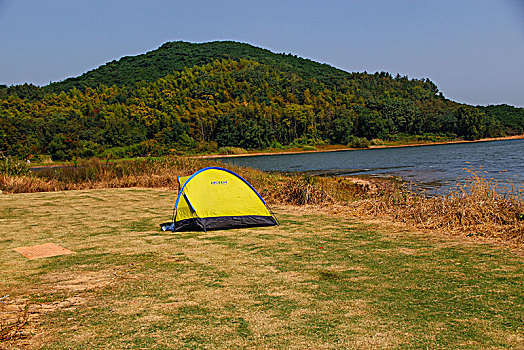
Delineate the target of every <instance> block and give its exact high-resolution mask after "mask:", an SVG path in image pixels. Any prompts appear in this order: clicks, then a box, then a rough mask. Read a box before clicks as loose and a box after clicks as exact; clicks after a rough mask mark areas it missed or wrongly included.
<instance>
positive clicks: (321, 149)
mask: <svg viewBox="0 0 524 350" xmlns="http://www.w3.org/2000/svg"><path fill="white" fill-rule="evenodd" d="M520 139H524V134H522V135H514V136H506V137H494V138H484V139H479V140H474V141H469V140H455V141H442V142H431V141H427V142H413V143H390V144H384V145H370V146H369V147H367V148H354V147H347V146H344V145H328V146H317V147H316V148H317V149H315V150H304V149H301V148H296V149H289V150H279V149H274V150H268V151H246V153H239V154H202V155H192V156H188V157H191V158H209V159H214V158H232V157H250V156H269V155H281V154H300V153H322V152H340V151H355V150H363V149H381V148H400V147H417V146H433V145H446V144H460V143H476V142H490V141H504V140H520Z"/></svg>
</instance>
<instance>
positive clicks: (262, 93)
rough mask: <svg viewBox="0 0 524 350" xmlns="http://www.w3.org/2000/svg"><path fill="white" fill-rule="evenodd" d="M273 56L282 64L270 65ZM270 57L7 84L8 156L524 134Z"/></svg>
mask: <svg viewBox="0 0 524 350" xmlns="http://www.w3.org/2000/svg"><path fill="white" fill-rule="evenodd" d="M174 44H176V43H170V44H169V45H168V44H166V45H167V46H168V48H169V47H170V46H171V45H174ZM235 44H239V43H235ZM177 45H179V44H177ZM239 45H240V47H244V46H243V45H245V44H239ZM247 46H249V45H247ZM190 47H191V46H190ZM249 47H250V46H249ZM250 48H252V47H250ZM159 50H160V49H159ZM257 50H262V49H257ZM265 51H267V50H262V53H260V55H261V57H266V56H267V55H268V54H267V53H265ZM161 52H162V50H160V53H161ZM255 52H258V51H256V50H255ZM158 53H159V52H157V54H158ZM213 54H214V53H213V52H212V53H209V54H208V56H209V57H212V56H213ZM264 55H266V56H264ZM142 56H144V55H142ZM196 56H198V55H196ZM274 56H282V57H283V60H281V61H278V62H280V63H278V64H274V63H275V62H274V61H271V59H273V57H274ZM137 57H139V58H140V57H141V56H137ZM268 57H269V58H267V59H266V61H267V62H265V63H264V60H263V59H261V58H260V57H259V58H258V60H257V61H255V60H244V59H237V58H233V59H221V60H214V61H211V62H210V63H208V64H206V65H198V64H195V65H193V67H191V68H187V67H186V68H182V69H180V70H173V71H171V73H170V74H164V75H162V76H161V77H159V78H157V79H155V80H154V81H151V80H150V79H147V80H146V79H135V80H136V81H135V80H133V81H131V80H129V82H127V81H126V82H124V83H118V82H119V80H118V79H117V81H115V84H113V85H112V86H108V85H104V84H98V85H94V86H89V85H87V84H84V85H83V86H82V88H77V87H76V86H74V84H73V86H72V87H71V86H67V88H64V86H62V88H64V89H63V90H60V89H57V90H56V91H55V89H56V88H57V85H55V86H54V87H53V88H51V87H50V86H48V87H43V88H40V87H36V86H33V85H27V84H26V85H21V86H12V87H7V86H3V87H2V86H0V151H1V152H3V153H5V154H7V155H12V156H17V157H29V158H30V157H31V156H35V155H50V156H51V157H52V158H53V159H71V158H74V157H82V158H86V157H92V156H107V155H113V156H117V157H124V156H140V155H147V154H169V153H173V152H195V151H197V152H198V151H210V150H214V149H216V148H217V147H222V146H235V147H243V148H246V149H263V148H267V147H280V146H282V145H289V144H294V143H295V144H296V143H301V144H306V143H317V144H327V143H332V144H348V143H350V142H351V141H352V140H353V139H354V138H366V139H368V140H371V139H376V138H380V139H395V138H398V137H399V135H400V136H402V135H423V134H427V133H431V134H442V135H448V136H453V137H463V138H466V139H478V138H481V137H491V136H499V135H503V134H505V133H506V132H522V129H518V128H517V127H513V125H514V123H516V125H522V124H519V123H522V119H523V117H522V115H520V116H517V117H515V118H516V119H515V120H516V121H513V119H511V122H510V124H508V125H510V127H508V125H506V124H504V122H505V119H504V118H503V117H502V118H500V117H499V114H500V113H499V112H498V111H496V110H495V111H493V110H486V109H483V108H480V107H479V108H477V107H473V106H467V105H460V104H457V103H454V102H452V101H449V100H447V99H445V98H444V97H443V96H442V94H440V93H439V92H438V89H437V87H436V85H435V84H434V83H432V82H431V81H429V80H428V79H408V78H407V77H402V76H399V75H397V76H396V77H392V76H391V75H390V74H389V73H385V72H382V73H375V74H367V73H347V72H343V71H340V70H337V69H335V68H332V67H329V66H326V65H320V64H316V63H314V62H312V61H308V60H302V59H298V58H295V57H293V56H290V55H276V54H272V53H271V55H269V56H268ZM143 58H144V57H141V58H140V59H143ZM270 58H271V59H270ZM122 60H124V62H127V61H130V62H131V61H133V60H131V59H130V58H128V59H122ZM204 61H205V60H204ZM259 61H262V63H261V62H259ZM133 62H134V61H133ZM286 62H292V64H291V63H286ZM135 63H136V62H134V63H133V64H135ZM109 65H110V64H109ZM143 65H144V66H145V67H147V66H148V65H147V60H146V61H144V62H143ZM283 67H284V68H283ZM297 67H302V68H301V69H298V68H297ZM127 72H128V73H129V74H131V73H130V72H129V71H127ZM322 72H324V73H325V74H322ZM98 73H100V71H99V72H98ZM119 74H122V73H121V72H120V73H118V74H116V73H115V74H113V75H114V76H119ZM162 74H163V73H162ZM124 75H125V74H124ZM87 76H88V77H91V78H92V76H90V75H89V74H87ZM104 76H105V75H104ZM84 78H85V77H84ZM100 80H102V81H104V80H103V79H100ZM65 82H66V83H67V84H69V82H70V81H69V82H68V81H67V80H66V81H65ZM117 83H118V84H117ZM512 115H513V114H512ZM519 118H520V119H519ZM519 130H520V131H519Z"/></svg>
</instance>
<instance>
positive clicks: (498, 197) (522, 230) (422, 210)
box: [353, 171, 524, 245]
mask: <svg viewBox="0 0 524 350" xmlns="http://www.w3.org/2000/svg"><path fill="white" fill-rule="evenodd" d="M523 193H524V192H523V189H522V188H518V187H517V188H516V187H515V186H513V187H507V186H506V185H503V184H501V183H499V182H498V181H496V180H494V179H486V178H483V177H481V176H479V174H478V173H476V172H472V171H470V176H469V177H467V178H466V179H465V180H464V181H463V182H460V183H458V184H457V185H456V187H455V188H452V189H451V190H450V191H449V192H448V193H447V194H446V195H440V196H431V197H428V196H425V195H424V194H423V193H416V192H409V191H406V190H401V189H398V188H397V189H395V188H393V189H392V190H390V191H387V192H385V193H384V194H383V195H381V196H374V197H371V198H369V199H366V200H363V201H361V202H359V203H358V205H355V206H354V208H353V212H354V213H356V214H357V215H365V216H374V217H382V218H388V219H390V220H392V221H395V222H406V223H409V224H411V225H414V226H415V227H418V228H422V229H429V230H435V231H447V232H455V233H461V234H465V235H467V236H483V237H489V238H495V239H498V240H501V241H504V242H508V243H513V244H517V245H521V244H522V243H524V202H523Z"/></svg>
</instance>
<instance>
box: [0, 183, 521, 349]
mask: <svg viewBox="0 0 524 350" xmlns="http://www.w3.org/2000/svg"><path fill="white" fill-rule="evenodd" d="M173 200H174V194H173V192H170V191H166V190H155V189H101V190H84V191H69V192H53V193H33V194H16V195H0V252H1V254H0V271H1V273H0V324H4V325H5V324H7V323H8V322H13V321H14V319H15V318H16V315H17V314H19V313H20V310H21V309H22V308H23V307H24V306H26V305H29V306H28V310H29V323H28V324H27V325H26V326H25V328H24V329H23V332H22V337H17V338H16V339H15V340H13V341H10V342H3V343H2V342H0V348H2V347H4V348H28V349H32V348H43V349H71V348H73V349H97V348H100V349H106V348H137V349H139V348H143V349H149V348H160V349H165V348H195V349H196V348H198V349H200V348H283V349H284V348H285V349H288V348H296V349H305V348H316V349H319V348H320V349H324V348H333V349H340V348H355V349H383V348H400V349H404V348H406V349H410V348H417V349H419V348H424V349H426V348H429V349H490V348H493V349H502V348H512V349H518V348H520V349H524V346H523V344H524V283H523V282H524V264H523V262H524V258H523V257H521V256H517V255H515V254H513V253H511V252H509V251H506V250H504V249H502V248H500V247H495V246H492V245H489V244H481V243H472V242H471V241H466V240H463V239H458V238H449V237H445V236H439V235H438V234H433V235H429V234H423V233H416V232H408V231H404V230H401V229H398V228H396V229H395V228H391V227H389V228H385V227H381V226H376V225H372V224H370V223H365V222H361V221H355V220H351V219H344V218H341V217H335V216H330V215H327V214H322V213H321V212H319V211H318V210H315V209H314V208H310V209H308V208H299V207H292V206H280V207H276V208H274V211H275V212H276V214H277V216H278V218H279V220H280V223H281V226H279V227H269V228H251V229H240V230H228V231H214V232H207V233H204V232H191V233H175V234H174V233H166V232H162V231H160V229H159V224H160V223H161V222H165V221H169V219H170V216H171V208H172V205H173ZM43 243H56V244H59V245H61V246H62V247H64V248H67V249H70V250H72V251H74V252H76V253H75V254H72V255H64V256H58V257H50V258H45V259H37V260H28V259H26V258H25V257H23V256H22V255H20V254H19V253H17V252H15V251H14V250H13V249H14V248H17V247H21V246H32V245H38V244H43Z"/></svg>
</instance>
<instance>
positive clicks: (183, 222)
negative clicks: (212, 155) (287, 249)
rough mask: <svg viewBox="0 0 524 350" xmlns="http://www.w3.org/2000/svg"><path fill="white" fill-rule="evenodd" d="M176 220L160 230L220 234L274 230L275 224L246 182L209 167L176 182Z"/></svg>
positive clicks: (251, 187)
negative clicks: (259, 228)
mask: <svg viewBox="0 0 524 350" xmlns="http://www.w3.org/2000/svg"><path fill="white" fill-rule="evenodd" d="M179 183H180V189H179V192H178V196H177V199H176V202H175V212H176V215H175V218H174V220H173V222H172V223H167V224H162V225H161V226H162V229H163V230H170V231H194V230H204V231H207V230H220V229H228V228H239V227H255V226H273V225H278V222H277V220H276V219H275V217H274V216H273V214H272V213H271V212H270V211H269V209H268V207H267V205H266V202H265V201H264V199H263V198H262V197H261V196H260V194H259V193H258V192H257V191H256V190H255V189H254V188H253V186H251V185H250V184H249V183H248V182H247V181H246V180H244V179H243V178H242V177H240V176H239V175H237V174H235V173H234V172H232V171H231V170H228V169H224V168H219V167H210V168H204V169H201V170H199V171H197V172H196V173H194V174H193V175H191V176H188V177H181V178H179Z"/></svg>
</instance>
